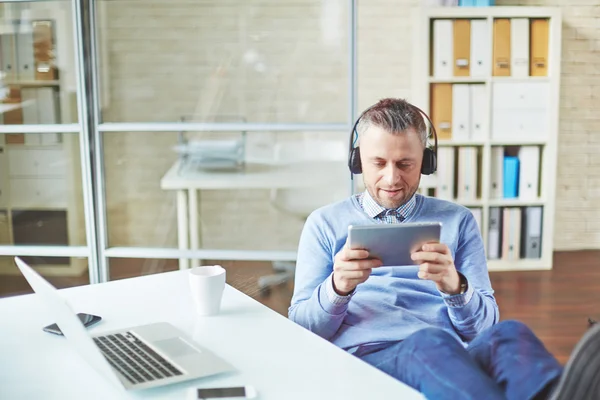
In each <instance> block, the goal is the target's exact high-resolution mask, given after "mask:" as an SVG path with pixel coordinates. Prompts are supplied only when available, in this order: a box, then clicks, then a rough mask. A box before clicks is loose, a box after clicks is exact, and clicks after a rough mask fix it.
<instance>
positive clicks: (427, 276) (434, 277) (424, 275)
mask: <svg viewBox="0 0 600 400" xmlns="http://www.w3.org/2000/svg"><path fill="white" fill-rule="evenodd" d="M445 275H446V274H441V273H440V274H433V273H431V272H427V271H423V270H419V272H418V273H417V276H418V277H419V278H420V279H424V280H428V281H433V282H441V281H442V280H443V279H444V276H445Z"/></svg>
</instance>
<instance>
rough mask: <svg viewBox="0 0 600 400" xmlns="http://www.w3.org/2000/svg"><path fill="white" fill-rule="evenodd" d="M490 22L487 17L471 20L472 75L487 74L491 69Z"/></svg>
mask: <svg viewBox="0 0 600 400" xmlns="http://www.w3.org/2000/svg"><path fill="white" fill-rule="evenodd" d="M488 38H489V33H488V22H487V20H485V19H474V20H472V21H471V59H470V61H471V69H470V70H471V76H473V77H479V76H482V77H483V76H487V75H488V73H489V72H488V71H489V70H490V59H491V54H490V43H489V40H488Z"/></svg>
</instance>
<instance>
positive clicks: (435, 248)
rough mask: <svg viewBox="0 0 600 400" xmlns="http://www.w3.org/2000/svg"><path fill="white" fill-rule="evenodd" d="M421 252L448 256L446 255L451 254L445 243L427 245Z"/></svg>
mask: <svg viewBox="0 0 600 400" xmlns="http://www.w3.org/2000/svg"><path fill="white" fill-rule="evenodd" d="M421 250H422V251H425V252H433V253H440V254H446V255H449V254H450V249H449V248H448V246H447V245H445V244H444V243H433V242H432V243H425V244H424V245H423V246H422V247H421Z"/></svg>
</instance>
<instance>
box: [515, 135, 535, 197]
mask: <svg viewBox="0 0 600 400" xmlns="http://www.w3.org/2000/svg"><path fill="white" fill-rule="evenodd" d="M519 162H520V168H519V199H521V200H536V199H537V198H538V186H539V173H540V148H539V147H538V146H523V147H521V149H519Z"/></svg>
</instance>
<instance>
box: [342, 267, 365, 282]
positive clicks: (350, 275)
mask: <svg viewBox="0 0 600 400" xmlns="http://www.w3.org/2000/svg"><path fill="white" fill-rule="evenodd" d="M335 273H337V274H339V277H340V279H343V280H345V281H347V282H353V281H356V283H357V284H358V283H362V282H364V281H365V280H367V278H368V277H369V276H370V275H371V269H362V270H360V271H347V270H344V271H336V272H335Z"/></svg>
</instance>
